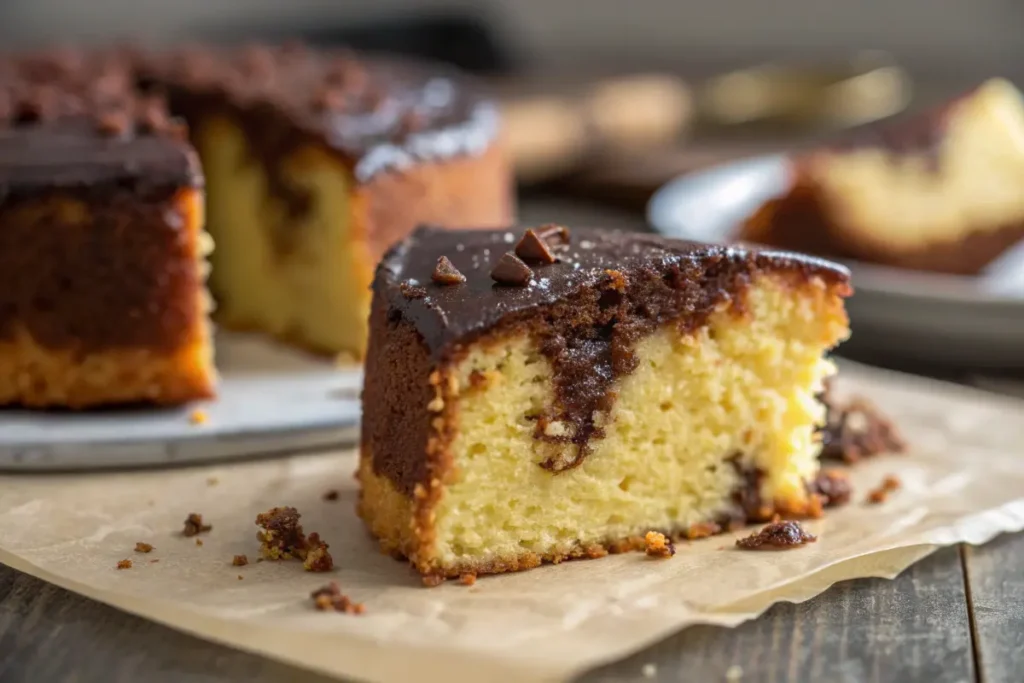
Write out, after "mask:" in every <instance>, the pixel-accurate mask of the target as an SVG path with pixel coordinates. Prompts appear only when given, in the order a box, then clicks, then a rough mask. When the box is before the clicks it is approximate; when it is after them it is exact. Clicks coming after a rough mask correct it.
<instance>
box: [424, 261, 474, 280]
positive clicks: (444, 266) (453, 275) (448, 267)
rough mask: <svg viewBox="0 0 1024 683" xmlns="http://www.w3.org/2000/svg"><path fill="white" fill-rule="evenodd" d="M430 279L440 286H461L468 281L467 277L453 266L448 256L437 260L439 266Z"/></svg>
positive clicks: (435, 268)
mask: <svg viewBox="0 0 1024 683" xmlns="http://www.w3.org/2000/svg"><path fill="white" fill-rule="evenodd" d="M430 279H431V280H433V281H434V282H436V283H437V284H439V285H460V284H462V283H463V282H465V281H466V276H465V275H463V274H462V273H460V272H459V269H458V268H456V267H455V266H454V265H452V262H451V261H449V260H448V257H447V256H442V257H441V258H439V259H437V266H435V267H434V273H433V274H432V275H431V276H430Z"/></svg>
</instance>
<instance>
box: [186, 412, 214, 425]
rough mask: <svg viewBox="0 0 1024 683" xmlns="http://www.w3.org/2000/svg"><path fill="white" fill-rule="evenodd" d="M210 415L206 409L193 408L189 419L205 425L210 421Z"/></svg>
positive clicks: (193, 422)
mask: <svg viewBox="0 0 1024 683" xmlns="http://www.w3.org/2000/svg"><path fill="white" fill-rule="evenodd" d="M209 419H210V416H209V415H208V414H207V413H206V411H205V410H193V411H192V412H191V413H189V415H188V421H189V422H191V423H192V424H194V425H204V424H206V423H207V421H209Z"/></svg>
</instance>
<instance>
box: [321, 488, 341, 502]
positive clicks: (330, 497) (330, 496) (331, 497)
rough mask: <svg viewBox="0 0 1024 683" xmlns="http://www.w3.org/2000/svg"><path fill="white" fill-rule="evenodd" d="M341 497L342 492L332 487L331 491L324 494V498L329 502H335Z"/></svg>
mask: <svg viewBox="0 0 1024 683" xmlns="http://www.w3.org/2000/svg"><path fill="white" fill-rule="evenodd" d="M340 497H341V494H340V493H339V492H338V489H331V490H330V491H328V492H326V493H325V494H324V500H326V501H327V502H328V503H333V502H334V501H336V500H338V498H340Z"/></svg>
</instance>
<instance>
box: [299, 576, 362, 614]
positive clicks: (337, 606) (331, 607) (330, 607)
mask: <svg viewBox="0 0 1024 683" xmlns="http://www.w3.org/2000/svg"><path fill="white" fill-rule="evenodd" d="M309 597H311V598H312V599H313V604H314V605H315V606H316V608H317V609H318V610H320V611H321V612H343V613H344V614H362V613H363V612H365V611H366V607H365V606H364V605H363V603H361V602H352V599H351V598H349V597H348V596H347V595H345V594H344V593H342V592H341V587H340V586H338V582H337V581H331V582H330V583H329V584H327V585H326V586H324V587H322V588H318V589H316V590H315V591H313V592H312V593H311V594H310V596H309Z"/></svg>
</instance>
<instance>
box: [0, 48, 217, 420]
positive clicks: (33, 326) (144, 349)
mask: <svg viewBox="0 0 1024 683" xmlns="http://www.w3.org/2000/svg"><path fill="white" fill-rule="evenodd" d="M209 246H210V245H209V240H208V238H207V237H206V235H205V234H204V233H203V179H202V173H201V171H200V169H199V160H198V159H197V158H196V156H195V153H194V152H193V151H192V149H191V147H190V146H189V144H188V142H187V140H185V139H184V131H183V130H182V128H181V126H180V124H179V123H178V122H176V121H174V120H173V119H171V118H169V117H168V116H167V113H166V110H165V109H164V105H163V103H162V102H160V101H159V100H153V99H151V98H146V97H142V96H139V95H138V94H137V93H136V92H135V91H134V84H133V76H132V73H131V70H130V68H129V65H128V64H127V63H126V61H125V59H124V58H123V56H118V55H114V54H107V55H104V54H93V55H86V54H80V53H74V52H54V53H51V54H43V55H33V56H26V57H22V58H18V59H12V58H8V59H5V60H3V61H2V62H0V406H7V405H18V406H29V407H57V406H59V407H71V408H84V407H90V406H96V405H102V404H113V403H135V402H145V403H156V404H175V403H182V402H185V401H189V400H192V399H199V398H206V397H209V396H211V395H212V393H213V388H214V382H215V372H214V368H213V351H212V343H211V339H210V331H209V327H208V324H207V310H208V308H209V299H208V297H207V295H206V290H205V286H204V280H205V276H206V264H205V257H206V254H207V252H208V250H209Z"/></svg>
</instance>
